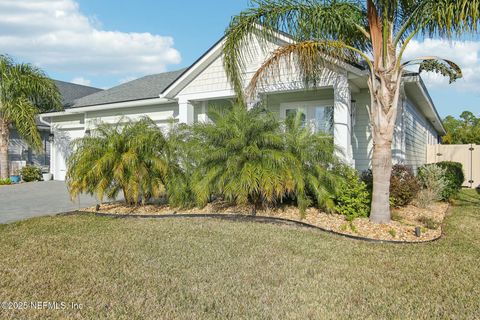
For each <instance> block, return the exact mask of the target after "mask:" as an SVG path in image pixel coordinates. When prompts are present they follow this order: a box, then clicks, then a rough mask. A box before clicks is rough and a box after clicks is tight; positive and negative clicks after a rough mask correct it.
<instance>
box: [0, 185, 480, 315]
mask: <svg viewBox="0 0 480 320" xmlns="http://www.w3.org/2000/svg"><path fill="white" fill-rule="evenodd" d="M445 233H446V236H445V237H444V238H443V239H441V240H439V241H437V242H433V243H430V244H416V245H398V244H378V243H368V242H361V241H357V240H350V239H346V238H342V237H338V236H333V235H329V234H325V233H321V232H317V231H312V230H307V229H300V228H295V227H283V226H278V225H271V224H259V223H247V222H228V221H219V220H202V219H171V220H154V219H145V220H140V219H137V220H134V219H108V218H97V217H93V216H64V217H45V218H38V219H31V220H28V221H25V222H21V223H16V224H10V225H2V226H0V252H1V253H2V254H1V257H0V301H26V302H28V303H30V302H31V301H50V302H52V301H56V302H66V303H67V304H69V303H71V302H74V303H79V304H82V308H81V309H80V310H72V309H70V308H67V309H65V310H31V309H30V310H18V311H9V310H0V318H1V319H5V318H9V317H13V318H22V319H26V318H28V319H35V318H36V319H45V318H47V317H51V318H58V319H63V318H78V319H80V318H92V319H103V318H108V319H145V318H147V319H225V318H230V319H241V318H245V319H342V318H343V319H350V318H359V319H367V318H370V319H380V318H388V319H406V318H410V319H424V318H435V319H438V318H445V319H446V318H457V319H475V318H476V319H478V318H480V298H479V297H480V285H479V284H480V196H479V195H478V194H477V193H475V192H474V191H472V190H470V191H466V192H463V193H462V195H461V199H460V200H459V201H457V203H456V205H455V207H453V208H452V209H451V214H450V215H449V216H448V218H447V220H446V228H445Z"/></svg>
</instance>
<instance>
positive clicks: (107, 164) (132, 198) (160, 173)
mask: <svg viewBox="0 0 480 320" xmlns="http://www.w3.org/2000/svg"><path fill="white" fill-rule="evenodd" d="M165 143H166V142H165V137H164V136H163V134H162V131H161V129H159V128H158V127H157V126H156V124H155V122H153V121H152V120H150V119H148V118H144V119H142V120H140V121H138V122H131V121H125V120H120V121H119V122H118V123H115V124H100V125H99V126H98V127H97V128H95V130H94V132H93V133H92V134H91V135H90V136H85V137H83V138H80V139H77V140H74V141H73V143H72V144H73V148H72V149H73V150H74V151H73V153H72V154H71V156H70V157H69V158H68V171H67V183H68V187H69V191H70V195H71V197H72V198H75V197H76V196H77V195H78V194H79V193H88V194H91V195H93V194H96V195H97V196H98V198H99V199H100V200H101V201H103V198H104V196H105V195H106V196H107V197H108V198H109V199H115V198H116V197H117V196H118V194H119V192H122V193H123V197H124V199H125V202H126V203H127V204H129V205H137V204H139V202H140V201H141V203H142V204H144V203H145V202H146V201H148V200H149V199H150V198H153V197H159V196H160V195H162V194H163V193H164V192H165V186H166V184H167V183H166V177H167V172H168V164H167V161H166V159H165V156H164V148H165Z"/></svg>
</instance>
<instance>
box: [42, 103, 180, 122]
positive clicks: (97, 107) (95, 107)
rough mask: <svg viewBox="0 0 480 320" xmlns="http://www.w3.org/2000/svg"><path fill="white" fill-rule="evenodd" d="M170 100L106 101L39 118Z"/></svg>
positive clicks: (50, 113)
mask: <svg viewBox="0 0 480 320" xmlns="http://www.w3.org/2000/svg"><path fill="white" fill-rule="evenodd" d="M172 102H176V100H172V99H166V98H153V99H142V100H134V101H125V102H116V103H106V104H100V105H93V106H88V107H77V108H69V109H66V110H64V111H58V112H49V113H43V114H41V116H40V118H41V119H42V118H45V117H58V116H64V115H69V114H79V113H84V112H88V111H100V110H110V109H122V108H131V107H143V106H151V105H156V104H166V103H172ZM40 121H42V122H43V121H44V120H40ZM43 123H44V122H43Z"/></svg>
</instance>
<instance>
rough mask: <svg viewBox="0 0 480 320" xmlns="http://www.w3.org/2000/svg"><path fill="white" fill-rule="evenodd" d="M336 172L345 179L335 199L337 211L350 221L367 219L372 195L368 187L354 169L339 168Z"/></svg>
mask: <svg viewBox="0 0 480 320" xmlns="http://www.w3.org/2000/svg"><path fill="white" fill-rule="evenodd" d="M336 170H337V171H338V172H339V174H340V175H341V176H342V177H343V179H342V181H341V182H340V187H339V189H338V193H337V196H336V198H335V203H336V206H335V210H336V211H337V212H338V213H340V214H342V215H344V216H345V217H346V218H347V220H348V221H352V220H353V219H355V218H358V217H367V216H368V214H369V211H370V194H369V192H368V190H367V185H366V184H365V182H363V181H362V180H361V179H360V177H359V175H358V172H357V171H356V170H354V169H351V168H349V167H347V166H339V167H338V168H337V169H336Z"/></svg>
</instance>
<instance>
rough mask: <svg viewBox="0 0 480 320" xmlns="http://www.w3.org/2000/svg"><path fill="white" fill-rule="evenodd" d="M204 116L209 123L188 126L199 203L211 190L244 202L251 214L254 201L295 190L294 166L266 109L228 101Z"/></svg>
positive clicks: (265, 200)
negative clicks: (196, 152)
mask: <svg viewBox="0 0 480 320" xmlns="http://www.w3.org/2000/svg"><path fill="white" fill-rule="evenodd" d="M209 118H210V119H211V120H212V122H211V123H198V124H196V125H194V128H193V130H194V132H195V134H196V136H197V142H196V143H197V144H198V145H200V146H202V148H200V149H201V151H200V149H199V152H200V153H201V154H200V155H198V157H197V158H198V159H199V161H200V163H199V165H198V166H197V171H196V173H195V176H194V178H193V190H194V193H195V197H196V200H197V203H198V204H199V205H205V204H207V202H208V201H209V199H210V196H211V195H212V194H213V195H219V196H222V197H224V198H225V200H227V201H229V202H232V203H237V204H250V205H252V213H253V214H255V213H256V210H257V209H258V208H259V207H260V206H263V205H265V204H275V203H276V202H277V201H281V200H282V198H283V197H284V196H285V195H286V194H287V193H294V192H295V188H296V184H295V177H296V176H298V175H299V174H300V173H299V171H298V166H297V165H295V158H294V157H293V156H292V155H291V154H290V153H288V152H285V145H284V140H283V138H282V135H281V131H280V122H279V121H278V120H276V119H275V118H274V117H273V115H272V114H270V113H265V112H264V111H263V110H261V109H260V108H253V109H251V110H247V109H246V107H245V106H244V105H234V106H233V108H232V109H230V110H225V109H218V110H209Z"/></svg>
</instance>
